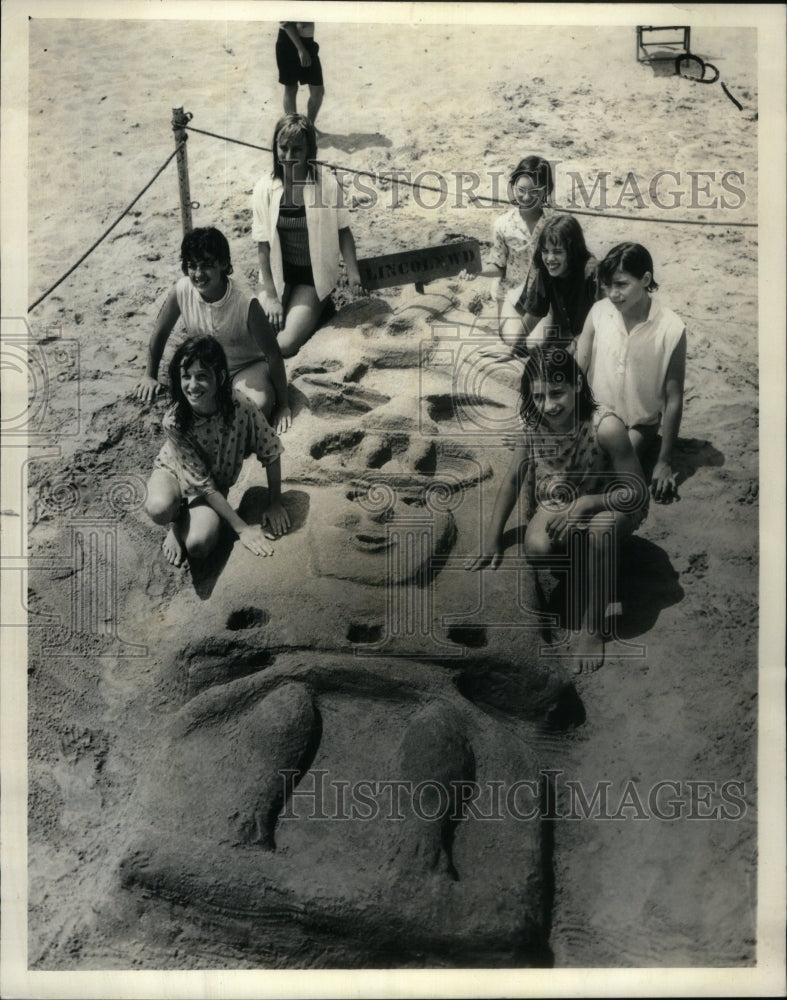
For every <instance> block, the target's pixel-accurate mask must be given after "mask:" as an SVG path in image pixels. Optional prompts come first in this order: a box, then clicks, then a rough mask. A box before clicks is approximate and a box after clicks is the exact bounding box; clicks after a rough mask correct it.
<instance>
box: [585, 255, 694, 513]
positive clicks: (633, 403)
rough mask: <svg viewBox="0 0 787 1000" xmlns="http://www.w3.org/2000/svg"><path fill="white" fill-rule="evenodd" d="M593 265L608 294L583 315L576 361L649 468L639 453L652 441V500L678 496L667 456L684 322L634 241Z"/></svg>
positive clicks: (674, 430)
mask: <svg viewBox="0 0 787 1000" xmlns="http://www.w3.org/2000/svg"><path fill="white" fill-rule="evenodd" d="M598 272H599V278H600V280H601V284H602V287H603V288H604V290H605V291H606V293H607V298H606V299H602V301H601V302H597V303H596V305H594V306H593V308H592V309H591V310H590V313H589V314H588V317H587V320H586V322H585V328H584V330H583V331H582V336H581V337H580V338H579V343H578V344H577V361H578V362H579V364H580V366H581V367H582V370H583V371H585V372H587V376H588V379H589V381H590V384H591V386H592V388H593V393H594V395H595V396H596V398H597V399H598V400H599V401H600V402H601V403H603V404H605V405H606V406H610V407H612V409H614V410H615V412H616V413H618V414H620V417H621V419H622V420H623V421H624V423H625V424H626V426H627V427H628V429H629V437H630V438H631V443H632V444H633V445H634V449H635V451H636V452H637V455H638V457H639V459H640V461H643V462H645V464H646V465H647V466H648V467H649V465H650V462H649V461H646V458H650V459H651V460H652V458H653V457H654V456H653V453H654V452H655V451H656V447H658V455H657V456H656V461H655V466H654V468H653V475H652V477H651V492H652V493H653V499H654V500H655V501H656V503H671V502H672V500H673V499H675V500H676V499H677V498H678V492H677V477H676V473H675V471H674V469H673V466H672V460H673V453H674V450H675V446H676V444H677V442H678V431H679V430H680V421H681V417H682V416H683V386H684V380H685V377H686V344H687V335H686V327H685V325H684V323H683V320H682V319H681V318H680V317H679V316H676V315H675V313H674V312H673V311H672V310H671V309H667V308H665V307H664V306H662V305H661V304H660V303H659V301H658V300H657V299H654V298H653V297H652V296H651V292H655V291H656V289H657V288H658V287H659V286H658V285H657V284H656V281H655V279H654V276H653V258H652V257H651V255H650V253H649V252H648V251H647V250H646V249H645V247H643V246H642V245H641V244H640V243H619V244H618V245H617V246H616V247H613V248H612V249H611V250H610V251H609V253H608V254H607V256H606V257H605V258H604V260H602V262H601V263H600V264H599V267H598ZM659 427H661V440H660V442H659V440H658V432H659ZM649 453H650V454H649Z"/></svg>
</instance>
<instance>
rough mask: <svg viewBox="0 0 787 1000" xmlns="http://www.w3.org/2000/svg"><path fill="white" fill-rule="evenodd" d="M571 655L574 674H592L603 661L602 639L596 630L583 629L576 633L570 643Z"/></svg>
mask: <svg viewBox="0 0 787 1000" xmlns="http://www.w3.org/2000/svg"><path fill="white" fill-rule="evenodd" d="M571 655H572V657H573V659H574V673H575V674H592V673H593V672H594V671H596V670H598V668H599V667H600V666H601V665H602V664H603V662H604V640H603V639H602V638H601V636H600V635H599V634H598V632H586V631H585V630H584V629H583V630H582V631H581V632H578V633H577V634H576V637H575V639H574V642H573V643H572V645H571Z"/></svg>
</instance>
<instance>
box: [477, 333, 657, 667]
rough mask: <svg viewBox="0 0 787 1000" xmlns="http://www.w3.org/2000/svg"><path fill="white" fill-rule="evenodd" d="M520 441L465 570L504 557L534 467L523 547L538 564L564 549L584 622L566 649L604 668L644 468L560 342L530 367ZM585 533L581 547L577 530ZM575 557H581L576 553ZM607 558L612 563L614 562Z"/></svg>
mask: <svg viewBox="0 0 787 1000" xmlns="http://www.w3.org/2000/svg"><path fill="white" fill-rule="evenodd" d="M520 420H521V422H522V425H523V428H524V437H523V438H522V440H521V441H520V442H519V444H518V445H517V447H516V449H515V451H514V455H513V457H512V459H511V464H510V466H509V468H508V471H507V472H506V474H505V476H504V478H503V480H502V482H501V485H500V489H499V491H498V494H497V500H496V502H495V507H494V511H493V513H492V519H491V521H490V523H489V525H488V527H487V529H486V531H485V532H484V535H483V539H482V551H481V554H480V555H479V556H478V557H476V558H475V559H473V560H470V561H469V562H468V563H466V566H465V568H466V569H471V570H477V569H482V568H483V567H484V566H486V565H489V566H491V568H492V569H497V567H498V566H499V565H500V562H501V560H502V558H503V543H502V538H503V529H504V528H505V525H506V521H507V520H508V518H509V515H510V514H511V511H512V510H513V509H514V506H515V504H516V501H517V498H518V496H519V493H520V490H521V488H522V484H523V482H524V480H525V473H526V472H527V471H528V468H529V467H531V466H532V467H533V470H534V477H533V481H534V484H535V501H536V503H537V504H538V506H537V508H536V511H535V513H534V514H533V516H532V517H531V518H530V521H529V523H528V525H527V531H526V533H525V551H526V553H527V556H528V558H529V559H530V560H532V561H533V563H534V564H535V565H537V566H539V567H540V566H546V567H549V565H550V558H551V557H554V556H555V555H558V554H559V555H561V556H562V557H563V559H565V553H566V552H567V551H568V552H569V553H570V555H571V556H572V562H571V565H570V572H571V573H572V574H573V573H576V572H577V570H579V572H580V573H582V576H581V577H580V578H579V580H576V579H574V580H573V581H569V590H568V592H569V593H570V594H578V595H579V607H578V608H576V611H577V617H578V619H579V627H578V628H576V622H573V623H571V622H570V623H569V624H570V626H571V627H572V629H573V630H574V633H575V634H574V636H573V638H572V640H571V644H570V655H571V656H572V658H574V659H575V670H576V672H577V673H581V672H587V671H592V670H596V669H598V667H600V666H601V664H602V663H603V661H604V640H603V635H602V626H603V623H604V615H605V612H606V609H607V605H608V603H609V602H610V601H611V600H614V599H615V598H614V595H613V594H611V593H610V592H609V587H608V586H604V584H608V583H609V580H610V575H611V573H612V570H613V568H614V567H615V561H614V560H616V557H617V543H618V542H619V541H620V539H621V538H624V537H625V536H627V535H630V534H631V533H632V532H633V531H634V530H635V529H636V528H637V527H638V526H639V524H640V523H641V522H642V520H643V519H644V517H645V514H646V512H647V501H648V493H647V489H646V487H645V484H644V480H643V477H642V469H641V467H640V464H639V460H638V459H637V456H636V454H635V453H634V449H633V448H632V446H631V442H630V441H629V437H628V434H627V433H626V428H625V426H624V425H623V422H622V421H621V420H620V419H619V418H618V417H617V416H615V414H614V413H612V411H611V410H608V409H604V408H600V407H597V405H596V403H595V400H594V399H593V394H592V393H591V391H590V387H589V386H588V383H587V380H586V379H585V378H584V376H583V375H582V372H581V371H580V369H579V366H578V365H577V363H576V362H575V360H574V358H573V357H572V356H571V355H570V354H569V353H568V352H567V351H566V350H564V349H563V348H560V347H546V348H545V349H543V350H541V349H540V348H535V349H534V351H533V353H532V354H531V355H530V356H529V357H528V359H527V361H526V363H525V370H524V372H523V374H522V383H521V387H520ZM574 532H579V533H580V535H581V536H583V538H582V540H583V544H578V543H577V542H576V541H575V540H574V538H573V537H572V536H573V533H574ZM577 556H578V557H579V558H576V557H577ZM608 560H609V561H608Z"/></svg>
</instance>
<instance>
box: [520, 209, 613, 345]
mask: <svg viewBox="0 0 787 1000" xmlns="http://www.w3.org/2000/svg"><path fill="white" fill-rule="evenodd" d="M533 261H534V266H535V272H536V277H535V281H534V282H533V283H532V284H531V285H530V287H529V288H523V289H522V290H521V292H520V294H519V297H518V299H517V300H516V303H515V305H514V312H513V315H512V313H511V311H510V310H509V311H508V313H507V322H506V324H505V326H504V329H503V331H502V333H501V336H502V338H503V340H504V342H505V343H506V345H507V346H508V347H509V348H510V349H511V351H512V352H513V353H515V354H520V355H521V354H524V353H526V351H527V345H526V341H527V338H528V336H529V335H530V334H531V333H532V332H533V331H534V330H535V328H536V326H537V325H538V323H539V322H540V321H541V320H544V324H543V326H542V329H543V332H544V334H545V335H546V336H543V337H541V338H538V340H537V342H543V341H544V340H553V339H556V340H558V341H561V342H562V344H563V346H564V347H566V346H568V344H569V343H570V342H571V341H572V340H573V339H574V337H578V336H579V334H580V333H581V332H582V326H583V324H584V322H585V318H586V316H587V314H588V313H589V312H590V308H591V306H592V305H593V303H594V302H595V301H596V300H597V299H598V298H599V288H598V282H597V280H596V268H597V262H596V260H595V258H594V257H593V256H592V255H591V253H590V251H589V250H588V248H587V246H586V244H585V235H584V233H583V232H582V227H581V226H580V224H579V223H578V222H577V220H576V219H575V218H574V217H573V216H571V215H553V216H552V217H551V218H550V219H548V220H547V221H546V222H545V224H544V226H543V228H542V229H541V232H540V233H539V236H538V241H537V243H536V248H535V252H534V254H533ZM531 343H532V341H531Z"/></svg>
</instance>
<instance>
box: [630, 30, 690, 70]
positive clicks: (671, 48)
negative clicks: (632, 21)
mask: <svg viewBox="0 0 787 1000" xmlns="http://www.w3.org/2000/svg"><path fill="white" fill-rule="evenodd" d="M659 31H679V32H681V33H682V35H683V40H682V41H679V40H678V39H677V38H666V39H664V38H662V39H659V40H658V41H651V42H646V41H643V40H642V36H643V33H644V32H659ZM690 42H691V28H690V27H689V26H688V25H686V24H669V25H667V24H665V25H660V24H659V25H645V24H640V25H637V62H651V61H652V60H658V59H675V57H676V56H678V57H679V56H682V55H688V54H689V52H690V51H691V47H690ZM677 46H680V47H681V49H680V51H678V49H677ZM649 48H660V49H661V51H662V52H663V53H664V54H663V55H659V54H657V53H656V54H654V55H650V54H649V53H648V49H649ZM666 50H668V51H666Z"/></svg>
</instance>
